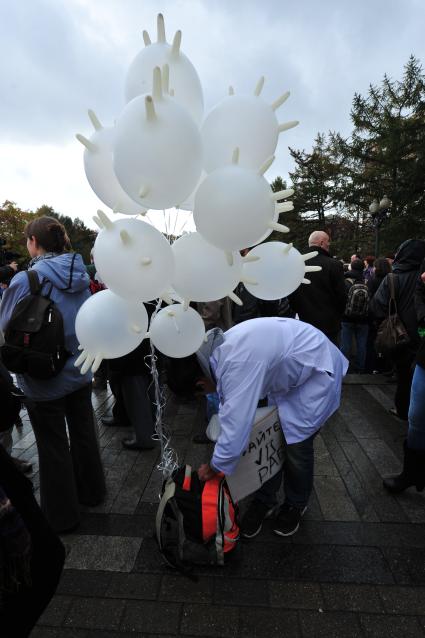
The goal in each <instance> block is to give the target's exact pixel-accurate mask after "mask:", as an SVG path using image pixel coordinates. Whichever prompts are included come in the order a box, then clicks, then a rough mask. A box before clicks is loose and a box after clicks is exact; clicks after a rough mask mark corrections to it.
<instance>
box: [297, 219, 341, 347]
mask: <svg viewBox="0 0 425 638" xmlns="http://www.w3.org/2000/svg"><path fill="white" fill-rule="evenodd" d="M308 245H309V247H310V248H311V250H317V252H318V253H319V254H318V255H317V256H316V257H313V259H310V260H309V262H308V263H309V265H310V264H311V265H312V266H321V267H322V270H321V271H319V272H313V273H311V274H310V275H309V277H310V280H311V285H310V286H304V285H303V286H300V287H299V288H297V290H296V291H295V292H293V293H292V295H291V296H290V298H289V300H290V303H291V306H292V308H293V309H294V310H295V312H297V313H298V316H299V318H300V319H301V321H306V322H307V323H311V325H312V326H315V327H316V328H318V329H319V330H321V331H322V332H324V333H325V335H326V336H327V337H328V339H330V340H331V341H332V343H334V344H335V345H337V346H338V345H339V333H340V330H341V318H342V315H343V314H344V310H345V303H346V300H347V292H346V287H345V281H344V269H343V267H342V264H341V263H340V262H339V261H338V260H336V259H332V257H331V256H330V255H329V246H330V239H329V235H327V234H326V233H325V232H323V231H321V230H316V231H314V233H312V234H311V235H310V237H309V240H308Z"/></svg>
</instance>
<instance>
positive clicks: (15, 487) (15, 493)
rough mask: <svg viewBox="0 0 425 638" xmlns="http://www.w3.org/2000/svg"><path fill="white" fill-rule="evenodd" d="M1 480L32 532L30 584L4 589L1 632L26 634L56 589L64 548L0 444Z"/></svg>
mask: <svg viewBox="0 0 425 638" xmlns="http://www.w3.org/2000/svg"><path fill="white" fill-rule="evenodd" d="M0 484H1V486H2V487H3V489H4V491H5V492H6V494H7V495H8V497H9V499H10V501H11V502H12V504H13V506H14V507H15V509H17V510H18V512H19V514H20V515H21V517H22V519H23V521H24V523H25V526H26V528H27V529H28V531H29V533H30V535H31V543H32V555H31V581H32V585H31V587H23V586H21V587H20V588H19V589H18V590H17V591H16V592H9V593H4V594H3V595H2V597H3V603H2V607H1V608H0V636H1V637H2V638H26V636H29V634H30V632H31V629H32V628H33V627H34V625H35V623H36V622H37V620H38V618H39V617H40V616H41V614H42V613H43V611H44V609H45V608H46V607H47V605H48V603H49V601H50V599H51V598H52V596H53V594H54V593H55V591H56V587H57V585H58V582H59V579H60V576H61V573H62V568H63V564H64V561H65V549H64V546H63V545H62V543H61V541H60V539H59V538H58V536H57V535H56V534H55V533H54V532H53V530H52V529H51V527H50V526H49V524H48V523H47V521H46V519H45V517H44V516H43V514H42V512H41V510H40V508H39V506H38V504H37V502H36V500H35V498H34V495H33V490H32V484H31V482H30V481H29V480H28V479H27V478H25V476H24V475H23V474H22V473H21V472H20V471H19V470H18V469H17V468H16V467H15V464H14V463H13V461H12V460H11V459H10V457H9V455H8V454H6V452H5V451H4V449H3V448H2V446H1V445H0Z"/></svg>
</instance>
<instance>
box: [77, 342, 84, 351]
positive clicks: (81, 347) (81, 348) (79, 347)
mask: <svg viewBox="0 0 425 638" xmlns="http://www.w3.org/2000/svg"><path fill="white" fill-rule="evenodd" d="M77 350H79V351H80V352H81V350H84V346H82V345H81V343H80V344H79V345H78V346H77Z"/></svg>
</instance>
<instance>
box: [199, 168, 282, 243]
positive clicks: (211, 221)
mask: <svg viewBox="0 0 425 638" xmlns="http://www.w3.org/2000/svg"><path fill="white" fill-rule="evenodd" d="M274 216H275V203H274V201H273V199H272V192H271V189H270V185H269V183H268V182H267V181H266V180H265V179H264V177H263V176H262V175H259V174H258V173H256V172H255V171H252V170H250V169H246V168H242V167H240V166H237V165H235V164H230V165H229V166H225V167H223V168H219V169H217V170H216V171H214V172H213V173H210V174H209V175H207V177H206V178H205V179H204V181H203V182H202V184H201V185H200V187H199V188H198V190H197V192H196V196H195V210H194V212H193V219H194V221H195V225H196V230H197V231H198V232H199V233H201V235H202V236H203V237H204V238H205V239H206V240H207V241H208V242H210V243H211V244H213V245H214V246H217V247H218V248H223V249H224V250H228V251H235V250H239V249H241V248H248V247H249V246H253V245H254V244H257V243H258V242H259V241H260V240H261V238H262V237H264V234H265V233H266V231H267V229H268V228H269V226H270V224H271V223H272V222H273V220H274Z"/></svg>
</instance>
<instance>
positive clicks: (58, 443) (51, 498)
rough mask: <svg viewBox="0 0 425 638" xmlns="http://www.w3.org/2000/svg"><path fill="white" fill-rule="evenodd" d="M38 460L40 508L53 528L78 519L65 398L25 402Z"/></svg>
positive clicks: (69, 525)
mask: <svg viewBox="0 0 425 638" xmlns="http://www.w3.org/2000/svg"><path fill="white" fill-rule="evenodd" d="M28 414H29V417H30V420H31V424H32V428H33V430H34V434H35V439H36V442H37V449H38V457H39V464H40V501H41V509H42V511H43V513H44V514H45V516H46V518H47V520H48V522H49V523H50V525H51V527H52V528H53V529H54V530H55V531H56V532H59V531H64V530H69V529H71V528H73V527H75V526H76V525H78V523H79V522H80V511H79V506H78V497H77V488H76V484H75V479H74V471H73V466H72V459H71V455H70V452H69V443H68V436H67V433H66V426H65V399H57V400H55V401H38V402H34V403H32V404H28Z"/></svg>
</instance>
